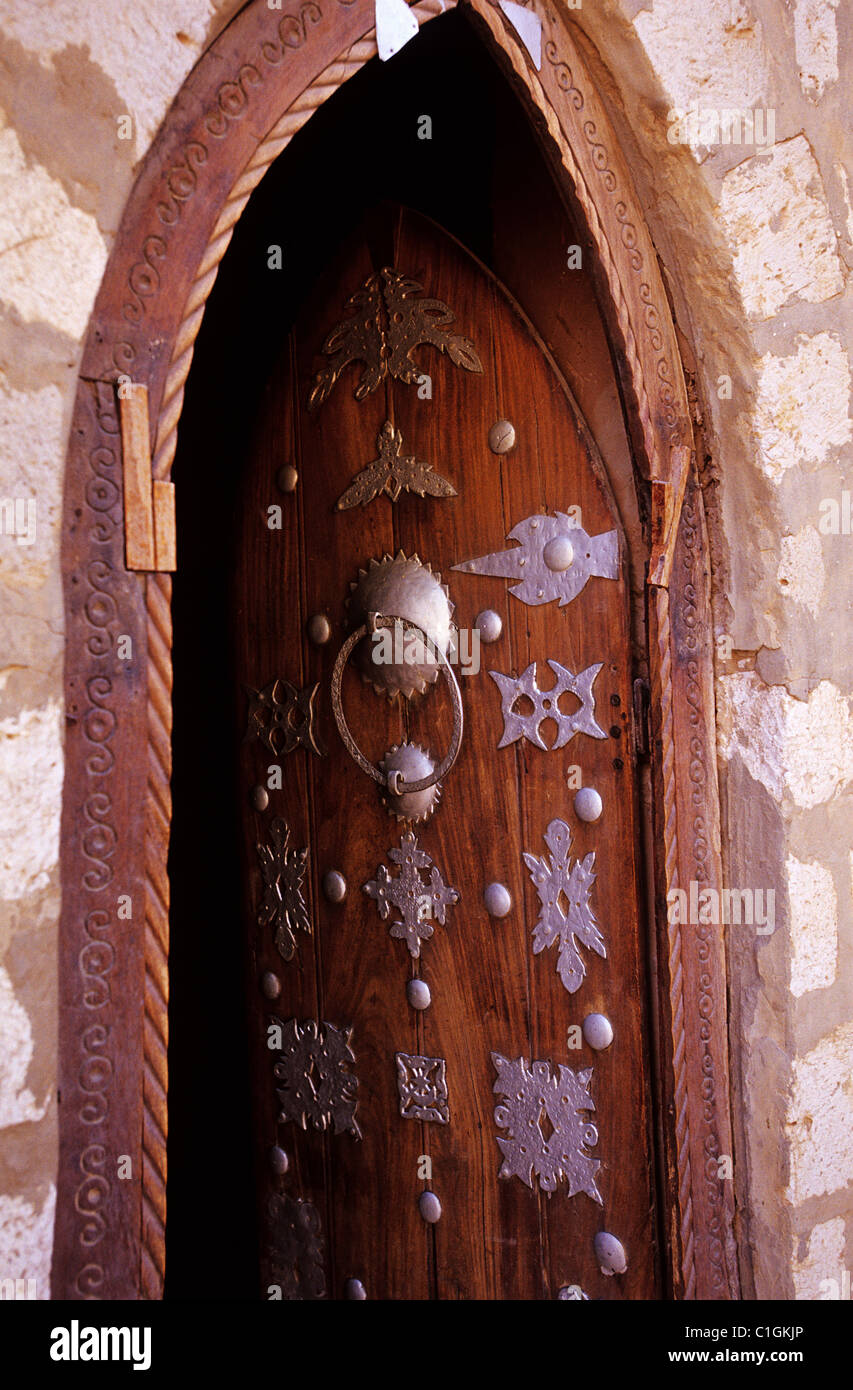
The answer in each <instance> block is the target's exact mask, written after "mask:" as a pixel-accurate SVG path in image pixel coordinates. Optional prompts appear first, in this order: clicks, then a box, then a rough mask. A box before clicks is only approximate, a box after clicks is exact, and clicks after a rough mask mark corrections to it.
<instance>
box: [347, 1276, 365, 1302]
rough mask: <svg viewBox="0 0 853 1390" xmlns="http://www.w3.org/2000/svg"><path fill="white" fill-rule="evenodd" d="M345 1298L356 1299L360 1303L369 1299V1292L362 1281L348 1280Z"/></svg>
mask: <svg viewBox="0 0 853 1390" xmlns="http://www.w3.org/2000/svg"><path fill="white" fill-rule="evenodd" d="M344 1298H349V1299H354V1300H355V1301H356V1302H359V1303H361V1302H363V1301H364V1299H366V1298H367V1290H366V1289H365V1287H364V1285H363V1284H362V1282H361V1280H360V1279H347V1282H346V1283H345V1284H344Z"/></svg>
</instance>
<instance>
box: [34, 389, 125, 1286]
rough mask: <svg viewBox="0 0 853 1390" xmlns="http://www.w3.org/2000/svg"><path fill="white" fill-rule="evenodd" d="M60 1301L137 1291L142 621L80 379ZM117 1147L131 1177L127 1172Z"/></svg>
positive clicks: (57, 1268) (63, 947)
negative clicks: (121, 1173)
mask: <svg viewBox="0 0 853 1390" xmlns="http://www.w3.org/2000/svg"><path fill="white" fill-rule="evenodd" d="M65 506H66V512H65V523H64V534H63V557H62V564H63V573H64V577H65V618H66V633H67V644H66V658H65V712H66V735H65V787H64V795H63V808H62V833H61V871H62V933H61V940H60V993H59V1067H60V1075H59V1090H60V1104H59V1117H60V1154H59V1175H58V1183H57V1189H58V1190H57V1221H56V1236H55V1244H54V1255H53V1295H54V1297H56V1298H68V1299H80V1298H136V1297H138V1295H139V1261H140V1245H139V1211H140V1202H141V1186H142V1111H143V1103H142V1087H141V1085H140V1084H139V1078H140V1077H141V1074H142V1008H141V1000H142V978H143V965H142V956H143V948H142V941H143V933H144V918H145V865H144V860H143V857H142V855H141V854H140V848H141V846H142V844H143V841H144V835H143V829H144V815H145V784H146V745H147V729H146V720H145V697H146V670H147V650H146V622H145V599H144V593H143V588H142V585H143V583H144V580H143V579H142V577H141V576H138V575H134V574H129V573H128V572H127V571H126V570H125V567H124V527H123V497H122V468H121V443H120V427H119V421H118V418H117V411H116V403H115V393H114V391H113V388H112V387H111V386H107V385H104V384H101V383H92V382H86V381H83V382H81V383H80V386H79V390H78V395H77V404H76V408H75V423H74V428H73V431H72V439H71V450H70V454H69V467H68V474H67V479H66V495H65ZM122 1155H126V1156H127V1157H128V1159H129V1160H130V1172H129V1174H128V1172H127V1168H126V1167H125V1169H124V1173H125V1176H120V1172H119V1161H120V1158H121V1156H122Z"/></svg>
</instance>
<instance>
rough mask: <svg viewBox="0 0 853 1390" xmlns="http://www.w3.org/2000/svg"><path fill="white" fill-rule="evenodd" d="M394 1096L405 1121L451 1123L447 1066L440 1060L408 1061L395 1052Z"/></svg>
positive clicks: (406, 1056) (413, 1059)
mask: <svg viewBox="0 0 853 1390" xmlns="http://www.w3.org/2000/svg"><path fill="white" fill-rule="evenodd" d="M396 1058H397V1093H398V1095H399V1097H400V1114H401V1115H402V1116H403V1119H404V1120H427V1121H435V1122H436V1123H437V1124H440V1125H446V1124H449V1123H450V1110H449V1107H448V1100H447V1064H446V1062H445V1060H444V1058H443V1057H410V1056H409V1054H408V1053H407V1052H398V1053H397V1054H396Z"/></svg>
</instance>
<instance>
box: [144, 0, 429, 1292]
mask: <svg viewBox="0 0 853 1390" xmlns="http://www.w3.org/2000/svg"><path fill="white" fill-rule="evenodd" d="M455 4H456V0H422V3H420V4H418V5H414V6H413V7H412V9H413V13H414V14H415V15H416V16H417V19H418V22H419V23H420V24H425V23H426V22H427V20H429V19H432V18H434V17H435V16H436V15H439V14H442V13H444V12H445V11H446V10H450V9H453V8H454V7H455ZM375 56H376V35H375V33H374V32H373V31H371V32H370V33H369V34H367V35H366V36H365V37H364V38H363V39H361V40H360V41H359V42H358V43H355V44H352V45H351V46H350V48H348V49H347V51H346V53H345V54H343V55H342V56H341V57H340V58H339V59H337V60H336V61H335V62H334V63H332V64H330V66H329V67H327V68H326V69H325V70H324V71H323V72H322V73H321V74H320V75H319V77H317V78H316V80H315V81H314V82H312V83H311V85H310V86H309V87H307V88H306V90H305V91H304V92H303V93H302V94H301V95H300V96H299V97H297V98H296V100H295V101H294V102H293V104H292V105H291V106H290V107H289V108H288V109H287V111H286V112H285V113H284V115H283V116H282V117H281V119H280V120H279V121H278V122H277V123H276V124H275V125H274V126H273V128H272V130H270V131H269V133H268V134H267V135H266V136H265V138H264V139H263V140H262V141H261V143H260V144H259V145H258V147H257V149H256V150H255V153H254V154H253V156H252V158H251V159H250V160H249V162H248V164H247V165H246V167H245V169H244V170H243V172H242V174H241V175H240V177H239V178H238V179H237V181H236V183H235V184H234V186H233V188H232V189H231V192H230V193H229V195H228V197H227V199H226V201H225V203H224V205H223V208H222V212H221V213H220V215H219V218H218V220H217V223H216V226H215V227H214V229H213V232H212V234H211V237H210V241H209V242H208V244H207V247H206V249H205V252H204V254H203V256H202V258H201V261H200V263H199V266H198V270H197V271H196V275H195V279H194V281H193V284H192V288H191V289H190V293H189V295H188V297H187V302H186V305H185V307H184V314H183V318H182V321H181V325H180V328H179V329H178V332H177V335H176V339H175V346H174V349H173V352H172V361H171V365H170V367H169V372H168V375H167V378H166V383H165V387H164V390H163V399H162V402H161V404H160V411H159V414H158V417H157V430H156V435H155V446H154V459H153V463H152V473H153V476H154V477H155V478H162V479H165V478H168V476H169V473H170V471H171V467H172V462H173V460H174V457H175V449H176V447H177V439H178V421H179V420H180V417H181V411H182V409H183V404H184V386H185V384H186V380H187V377H188V376H189V371H190V367H191V365H192V360H193V351H194V348H195V341H196V338H197V337H198V333H199V329H200V328H201V322H202V319H203V317H204V310H205V305H206V303H207V298H208V295H209V294H210V292H211V290H212V289H213V285H214V281H215V280H216V276H217V274H218V271H219V266H220V263H221V261H222V257H223V256H224V255H225V252H226V251H227V249H228V246H229V243H230V241H231V237H232V234H233V231H234V227H235V226H236V224H237V222H238V221H239V218H240V215H241V213H242V212H243V209H244V208H245V206H246V204H247V202H248V201H249V197H250V195H251V193H252V191H253V189H255V188H256V187H257V185H258V184H259V183H260V181H261V179H262V178H263V176H264V174H265V173H266V172H267V170H268V169H269V167H270V165H271V164H272V162H273V160H275V159H277V158H278V156H279V155H280V154H281V152H282V151H283V150H284V149H285V148H286V147H287V145H288V144H289V143H290V141H291V140H292V139H293V136H294V135H295V134H296V133H297V131H299V130H301V128H302V126H303V125H304V124H305V122H306V121H307V120H308V119H309V117H311V116H312V115H313V114H314V112H315V111H317V110H318V108H319V107H320V106H322V105H323V102H325V101H327V100H328V98H329V97H330V96H333V95H334V93H335V92H336V91H337V90H338V89H339V88H340V87H341V86H342V85H343V84H344V82H346V81H348V79H349V78H350V77H353V76H354V75H355V74H356V73H357V72H358V71H359V70H360V69H361V68H362V67H363V66H364V64H365V63H367V62H369V61H370V59H371V58H374V57H375ZM171 595H172V581H171V578H170V576H169V575H167V574H151V575H149V576H148V578H147V588H146V607H147V620H148V672H149V675H148V812H147V823H146V838H145V856H146V869H145V874H146V915H145V1022H144V1040H143V1051H144V1070H143V1134H142V1257H141V1278H140V1285H141V1290H142V1296H143V1297H144V1298H150V1299H158V1298H162V1295H163V1281H164V1278H165V1271H166V1135H167V1130H168V1125H167V1103H166V1098H167V1083H168V1071H167V1049H168V1041H169V1035H168V1003H169V976H168V956H169V882H168V878H167V875H166V858H167V854H168V848H169V824H170V820H171V812H172V801H171V793H170V790H169V782H170V778H171V772H172V755H171V747H172V620H171Z"/></svg>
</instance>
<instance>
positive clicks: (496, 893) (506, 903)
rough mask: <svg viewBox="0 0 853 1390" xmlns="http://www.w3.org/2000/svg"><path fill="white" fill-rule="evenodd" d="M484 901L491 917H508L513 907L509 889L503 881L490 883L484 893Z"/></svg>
mask: <svg viewBox="0 0 853 1390" xmlns="http://www.w3.org/2000/svg"><path fill="white" fill-rule="evenodd" d="M483 902H484V903H485V904H486V911H487V912H488V914H489V916H490V917H506V915H507V913H508V912H509V911H510V909H511V908H512V898H511V897H510V894H509V889H508V888H507V887H506V885H505V884H503V883H490V884H489V886H488V888H486V890H485V892H484V893H483Z"/></svg>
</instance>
